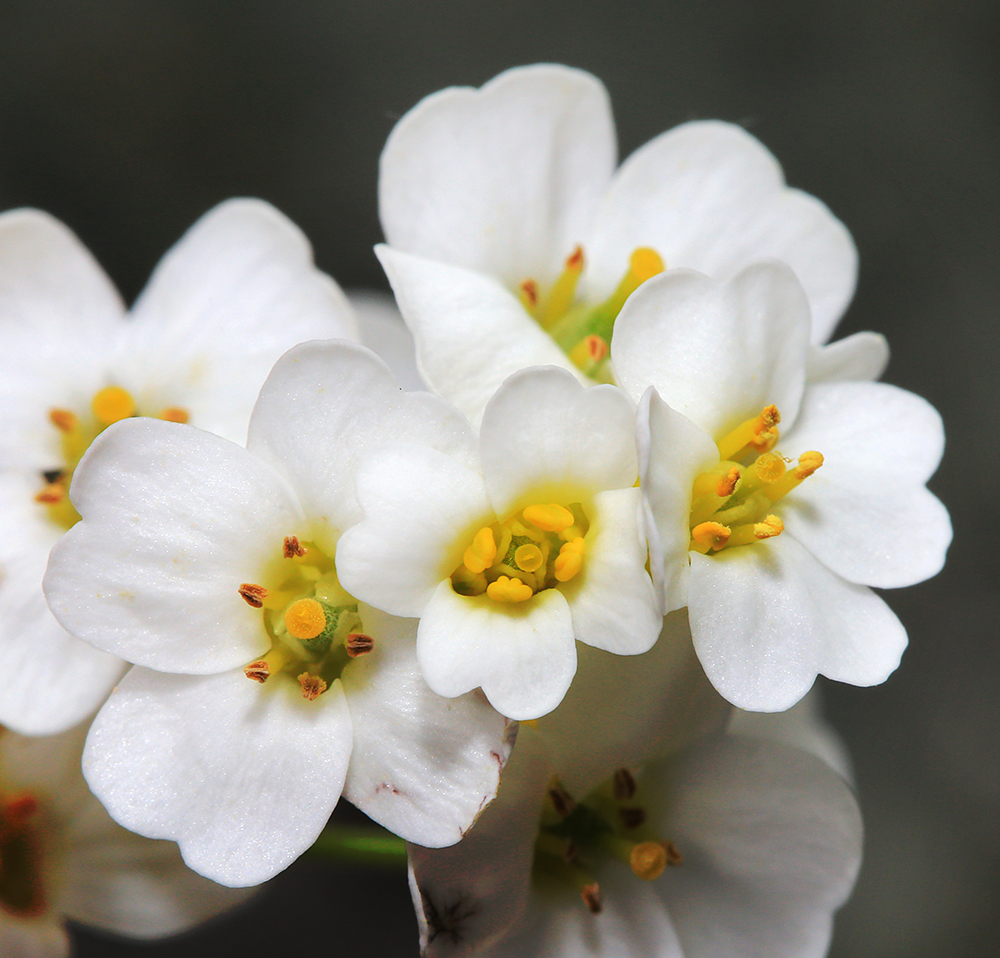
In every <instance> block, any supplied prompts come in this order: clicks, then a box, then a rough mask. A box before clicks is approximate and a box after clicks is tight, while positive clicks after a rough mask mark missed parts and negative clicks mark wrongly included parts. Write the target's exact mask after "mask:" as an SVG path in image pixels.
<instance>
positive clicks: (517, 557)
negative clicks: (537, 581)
mask: <svg viewBox="0 0 1000 958" xmlns="http://www.w3.org/2000/svg"><path fill="white" fill-rule="evenodd" d="M544 561H545V556H543V555H542V550H541V549H539V548H538V546H536V545H531V544H530V543H526V544H525V545H523V546H518V547H517V548H516V549H515V550H514V562H515V563H516V564H517V567H518V568H519V569H523V570H524V571H525V572H535V571H537V570H538V569H539V568H540V567H541V565H542V563H543V562H544Z"/></svg>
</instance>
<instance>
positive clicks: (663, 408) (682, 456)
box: [636, 386, 719, 612]
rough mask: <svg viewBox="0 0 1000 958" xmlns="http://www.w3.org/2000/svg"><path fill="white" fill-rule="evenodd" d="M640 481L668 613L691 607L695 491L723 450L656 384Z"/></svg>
mask: <svg viewBox="0 0 1000 958" xmlns="http://www.w3.org/2000/svg"><path fill="white" fill-rule="evenodd" d="M636 437H637V444H638V448H639V485H640V488H641V489H642V491H643V493H644V495H645V497H646V501H647V502H648V504H649V510H648V517H649V519H651V520H652V522H651V523H647V526H648V528H647V534H648V535H649V561H650V570H651V571H652V573H653V581H654V582H655V583H656V584H657V587H658V588H659V589H660V590H661V602H662V605H663V608H664V610H665V611H667V612H672V611H673V610H674V609H681V608H683V607H684V606H685V605H687V590H688V569H689V562H688V552H689V551H690V549H689V547H690V544H691V523H690V516H691V491H692V486H693V484H694V480H695V478H696V477H697V475H698V474H699V473H700V472H703V471H704V470H706V469H709V468H711V467H712V466H714V465H716V464H717V463H718V461H719V448H718V446H716V445H715V443H714V442H712V440H711V439H710V438H709V437H708V436H707V435H705V433H704V432H703V431H702V430H701V429H699V428H698V427H697V426H696V425H695V424H694V423H693V422H691V421H690V420H689V419H687V418H686V417H684V416H682V415H681V414H680V413H679V412H675V411H674V410H673V409H671V408H670V407H669V406H668V405H667V404H666V403H665V402H664V401H663V400H662V399H660V397H659V394H658V393H657V392H656V389H655V387H653V386H650V387H649V389H647V390H646V392H645V393H644V394H643V397H642V400H641V401H640V403H639V416H638V427H637V432H636Z"/></svg>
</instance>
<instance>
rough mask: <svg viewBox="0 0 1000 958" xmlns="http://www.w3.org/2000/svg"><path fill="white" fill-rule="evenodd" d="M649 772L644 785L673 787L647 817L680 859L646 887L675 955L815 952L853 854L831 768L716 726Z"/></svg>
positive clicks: (851, 805)
mask: <svg viewBox="0 0 1000 958" xmlns="http://www.w3.org/2000/svg"><path fill="white" fill-rule="evenodd" d="M649 772H650V773H651V775H650V777H649V778H648V779H647V781H648V786H649V788H650V790H651V791H652V790H654V789H655V790H656V791H657V792H659V793H660V794H664V795H665V794H669V795H671V796H673V801H671V802H670V803H669V805H668V806H667V807H665V808H664V809H663V812H662V817H661V821H660V823H659V827H660V828H661V829H664V830H666V831H667V832H668V834H669V838H670V840H672V841H673V842H674V843H675V844H676V846H677V848H678V850H679V851H680V853H681V854H682V855H683V856H684V864H683V865H681V866H680V867H679V868H672V869H668V870H667V871H666V872H665V873H664V874H663V875H662V876H661V877H660V878H659V879H657V881H656V882H655V886H654V887H655V888H656V890H657V892H658V893H659V895H660V897H661V898H662V899H663V902H664V905H665V906H666V908H667V909H668V910H669V912H670V915H671V917H672V918H673V922H674V927H675V928H676V930H677V934H678V937H679V938H680V941H681V944H682V946H683V948H684V952H683V953H684V956H685V958H746V956H747V955H762V956H763V955H767V956H768V958H822V956H823V955H825V954H826V950H827V948H828V946H829V940H830V929H831V922H832V917H833V912H834V911H835V910H836V909H837V908H838V907H839V906H840V905H841V904H843V902H844V900H845V899H846V898H847V896H848V894H849V893H850V890H851V888H852V887H853V885H854V880H855V878H856V876H857V871H858V865H859V864H860V861H861V831H862V828H861V816H860V813H859V811H858V806H857V802H856V801H855V800H854V796H853V795H852V794H851V791H850V789H849V788H848V787H847V785H846V784H845V783H844V781H843V780H842V779H841V778H840V776H838V775H837V774H836V773H835V772H833V771H832V770H830V769H829V768H827V767H826V766H825V765H824V764H823V763H822V762H820V761H819V760H818V759H816V758H814V757H813V756H811V755H807V754H806V753H804V752H800V751H798V750H797V749H790V748H786V747H785V746H781V745H778V744H776V743H773V742H763V741H754V740H752V739H740V738H728V737H727V738H725V739H721V740H718V741H716V742H714V743H707V744H706V745H704V746H702V747H700V748H697V749H692V750H691V751H690V752H689V753H688V755H687V756H685V757H684V758H683V759H682V760H680V761H678V762H676V763H670V764H663V765H661V766H659V767H658V768H657V767H651V768H650V769H649ZM644 784H646V782H645V781H644Z"/></svg>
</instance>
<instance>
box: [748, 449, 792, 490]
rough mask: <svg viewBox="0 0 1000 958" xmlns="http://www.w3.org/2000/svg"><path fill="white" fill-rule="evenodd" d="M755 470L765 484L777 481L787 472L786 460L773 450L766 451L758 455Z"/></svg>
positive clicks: (754, 465)
mask: <svg viewBox="0 0 1000 958" xmlns="http://www.w3.org/2000/svg"><path fill="white" fill-rule="evenodd" d="M753 471H754V475H755V476H756V477H757V478H758V479H759V480H760V481H761V482H762V483H763V484H764V485H767V484H768V483H772V482H777V481H778V480H779V479H780V478H781V477H782V476H783V475H784V474H785V460H784V459H782V458H781V456H776V455H775V454H774V453H773V452H765V453H763V454H762V455H760V456H758V457H757V461H756V462H754V464H753Z"/></svg>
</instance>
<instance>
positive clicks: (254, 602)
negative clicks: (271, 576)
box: [240, 582, 267, 609]
mask: <svg viewBox="0 0 1000 958" xmlns="http://www.w3.org/2000/svg"><path fill="white" fill-rule="evenodd" d="M240 595H241V596H243V599H244V601H245V602H246V604H247V605H251V606H253V607H254V608H255V609H259V608H260V607H261V606H262V605H263V604H264V600H265V599H266V598H267V589H265V588H264V586H262V585H254V583H252V582H244V583H243V584H242V585H241V586H240Z"/></svg>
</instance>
